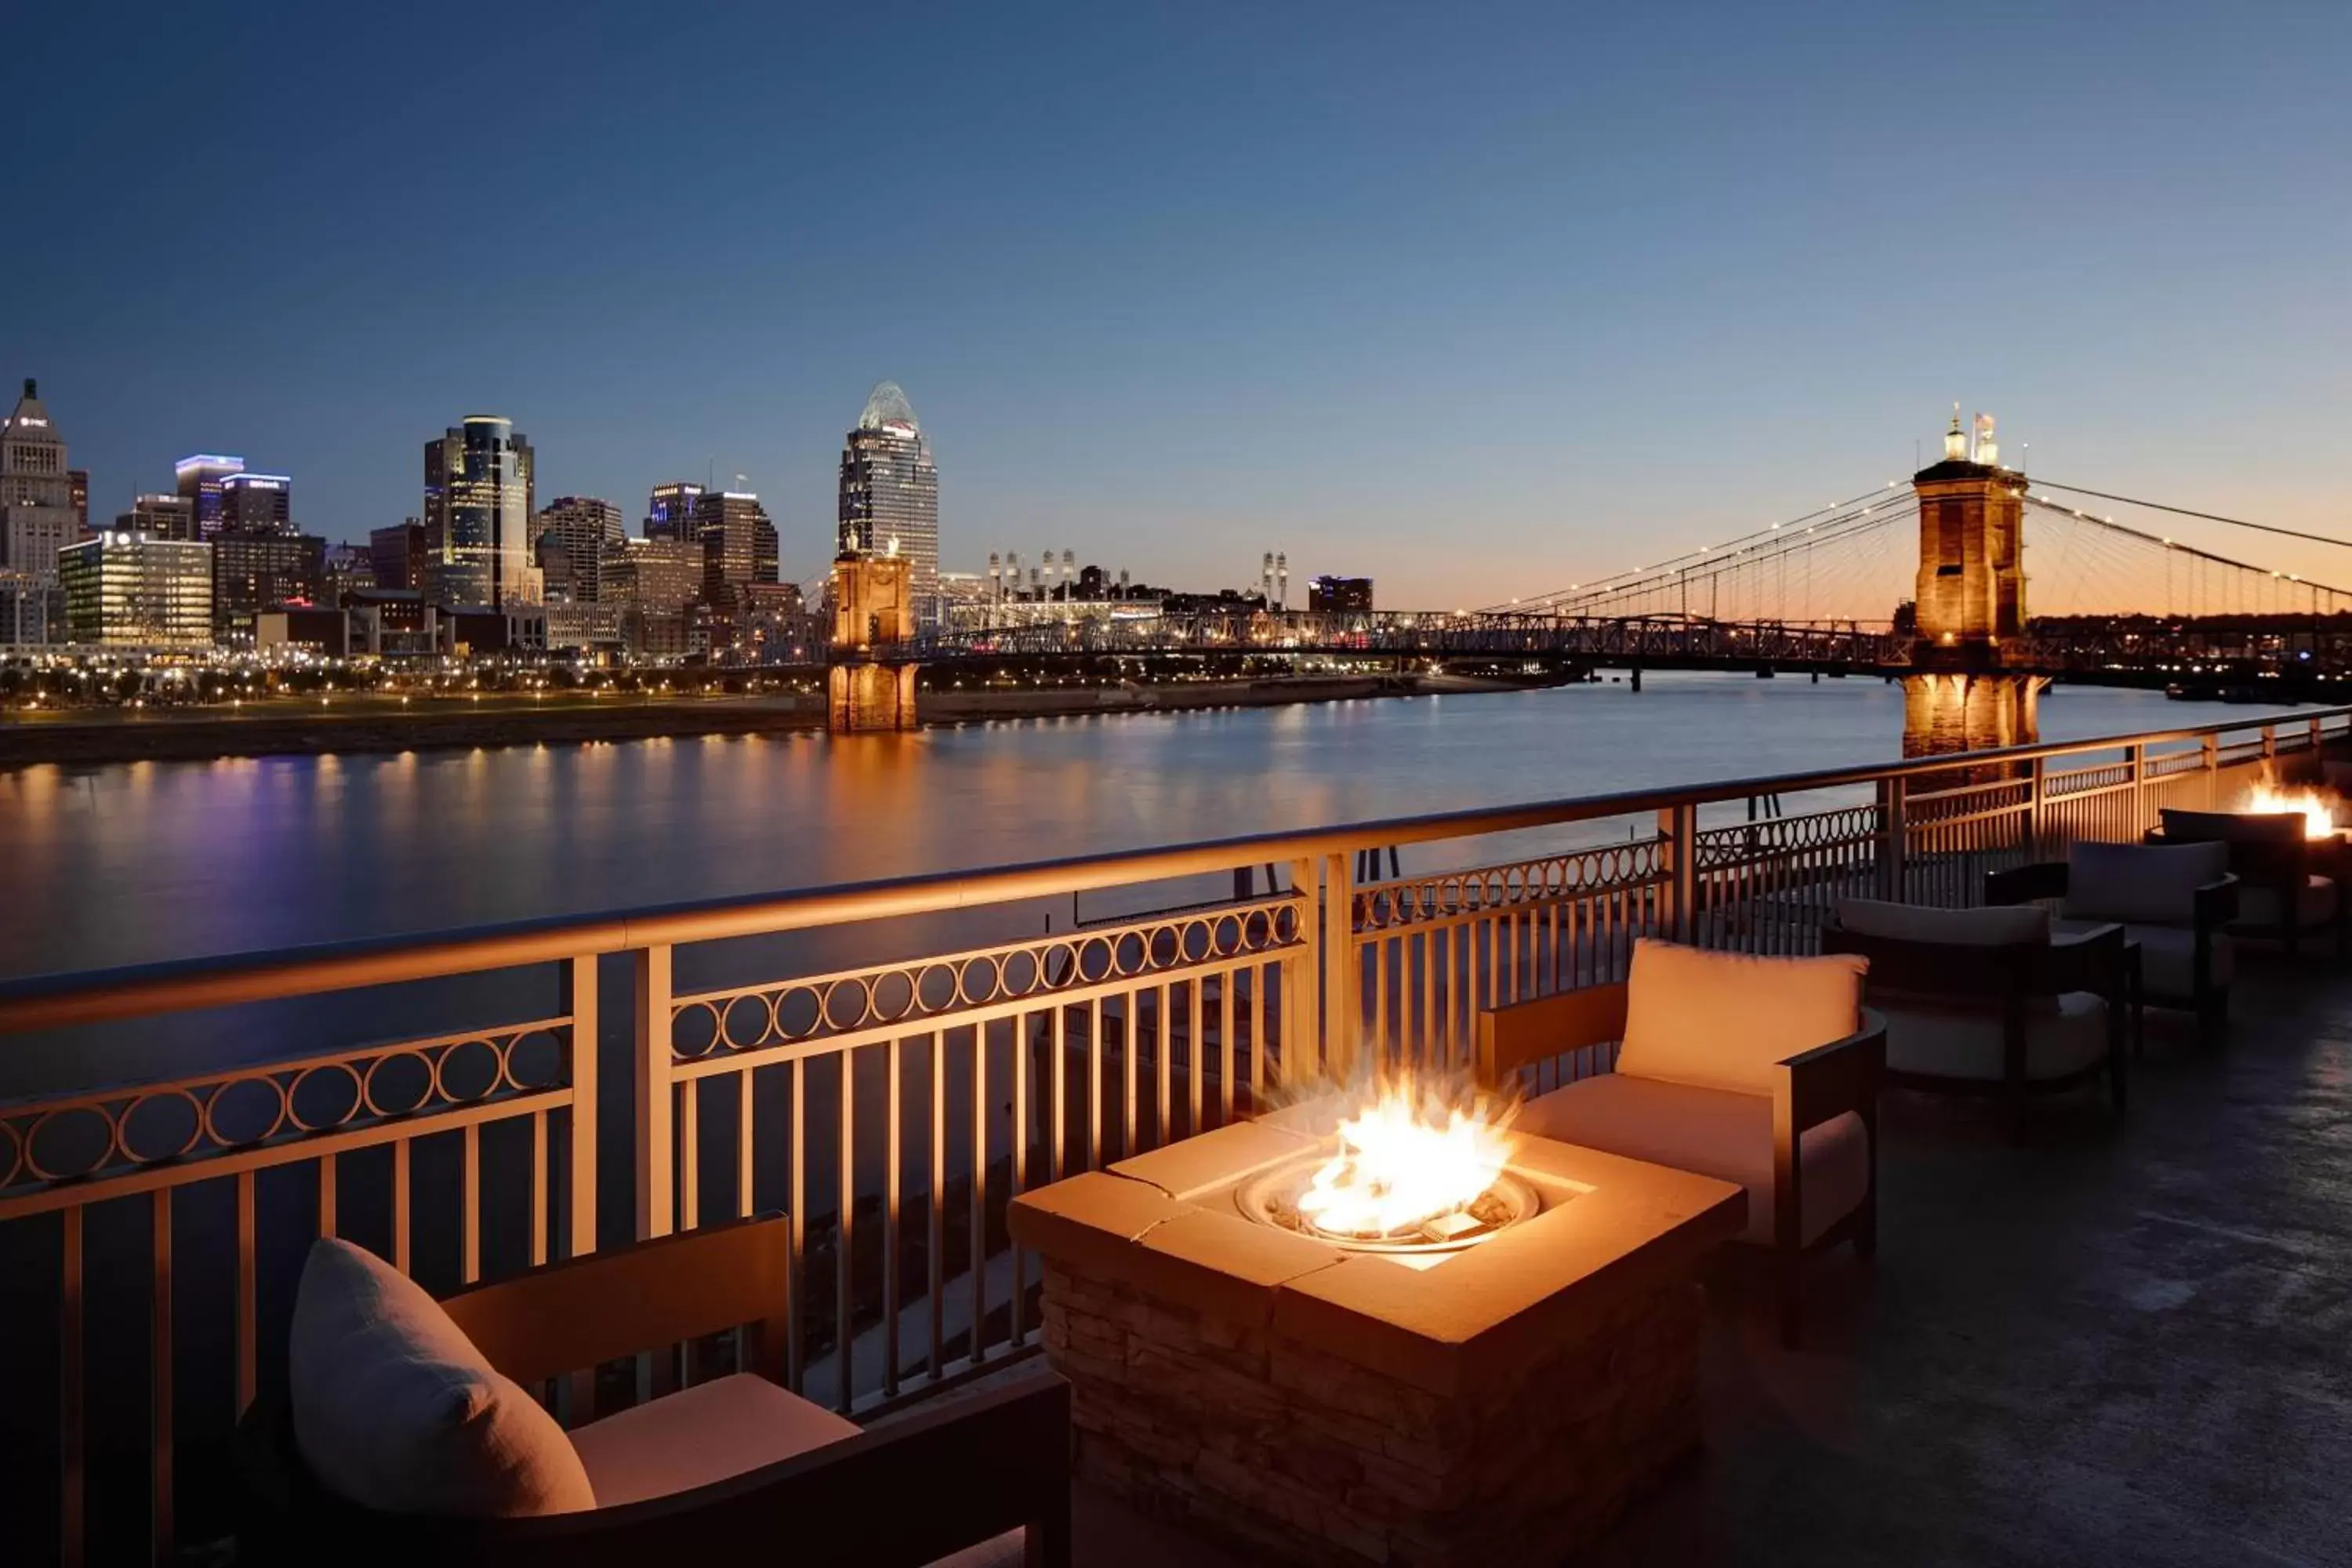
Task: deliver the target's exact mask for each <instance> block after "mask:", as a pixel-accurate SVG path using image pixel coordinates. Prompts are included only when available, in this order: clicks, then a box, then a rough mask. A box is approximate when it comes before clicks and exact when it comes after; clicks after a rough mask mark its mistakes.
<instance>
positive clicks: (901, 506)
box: [838, 381, 940, 626]
mask: <svg viewBox="0 0 2352 1568" xmlns="http://www.w3.org/2000/svg"><path fill="white" fill-rule="evenodd" d="M838 544H839V550H838V553H839V554H841V555H883V554H895V555H897V556H898V558H899V559H901V560H903V561H905V562H906V563H907V572H908V583H907V588H908V594H909V595H912V601H913V605H914V611H915V616H916V619H917V620H918V622H919V624H921V625H923V626H935V625H937V624H938V622H939V618H940V470H939V468H938V467H937V465H935V464H934V463H933V462H932V461H931V449H930V447H929V444H928V443H927V442H925V441H924V439H923V429H922V426H920V425H919V424H917V423H916V422H915V410H914V408H913V407H912V405H909V404H908V402H907V395H906V394H905V393H903V392H901V391H899V390H898V383H897V382H895V381H885V382H880V383H877V384H876V385H875V388H874V391H873V392H872V393H871V394H870V395H868V396H867V397H866V409H865V412H864V413H862V414H860V415H859V416H858V418H857V428H856V429H855V430H852V431H851V432H850V433H849V435H848V437H847V438H846V439H845V441H844V442H843V444H842V448H841V531H840V538H839V541H838Z"/></svg>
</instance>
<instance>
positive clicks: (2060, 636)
mask: <svg viewBox="0 0 2352 1568" xmlns="http://www.w3.org/2000/svg"><path fill="white" fill-rule="evenodd" d="M1993 450H1994V449H1993V448H1992V447H1991V445H1990V441H1988V442H1987V443H1986V445H1985V446H1984V447H1983V449H1982V453H1981V458H1982V460H1979V453H1978V452H1976V451H1973V450H1970V449H1969V448H1968V447H1965V446H1964V445H1962V444H1961V440H1960V437H1959V433H1958V426H1957V423H1956V425H1955V427H1954V432H1953V436H1952V437H1950V438H1949V439H1948V445H1947V458H1946V461H1945V462H1943V463H1941V464H1937V465H1936V466H1934V467H1932V468H1927V469H1923V470H1922V471H1921V472H1920V473H1918V474H1916V475H1915V476H1913V478H1912V479H1911V480H1909V481H1908V482H1906V481H1904V480H1900V479H1895V480H1889V481H1887V482H1885V483H1884V484H1881V485H1878V486H1875V487H1874V488H1873V489H1868V490H1865V491H1862V492H1860V493H1858V494H1855V495H1853V496H1849V497H1847V498H1846V499H1844V500H1838V501H1833V502H1832V503H1830V504H1828V505H1826V506H1823V507H1821V508H1819V509H1817V510H1812V511H1809V512H1806V513H1803V514H1802V515H1800V516H1796V517H1790V518H1784V519H1782V520H1780V521H1774V522H1770V523H1768V524H1765V525H1763V526H1760V527H1758V528H1755V529H1753V530H1751V531H1748V532H1745V533H1742V534H1740V535H1738V536H1736V537H1734V538H1731V539H1728V540H1726V541H1724V542H1721V543H1719V544H1713V545H1706V546H1703V547H1700V548H1697V549H1694V550H1690V551H1686V552H1682V553H1680V554H1676V555H1671V556H1668V557H1666V558H1665V559H1664V560H1661V561H1657V562H1654V563H1649V564H1646V565H1641V566H1636V567H1632V568H1628V569H1625V570H1622V571H1618V572H1614V573H1612V574H1607V575H1604V576H1599V577H1594V578H1591V579H1590V580H1587V581H1580V582H1575V583H1570V584H1568V585H1566V586H1565V587H1560V588H1555V589H1551V590H1548V591H1545V592H1542V593H1538V594H1532V595H1522V596H1520V597H1517V598H1514V599H1511V600H1508V601H1506V602H1503V603H1498V604H1492V605H1484V606H1481V607H1478V608H1475V609H1455V610H1436V611H1433V610H1412V611H1405V610H1397V611H1381V612H1377V613H1373V612H1365V613H1340V614H1333V613H1321V612H1312V611H1308V612H1299V611H1285V610H1265V609H1259V608H1255V607H1245V608H1242V609H1226V608H1220V609H1216V610H1212V611H1202V612H1187V613H1173V612H1171V613H1160V612H1158V611H1155V610H1150V609H1146V608H1143V607H1140V606H1136V605H1123V604H1119V603H1117V602H1112V603H1107V604H1089V603H1084V602H1080V603H1059V602H1049V603H1044V604H1039V603H1023V604H1013V605H999V606H991V607H986V608H984V609H983V610H982V612H981V613H980V615H979V616H978V617H977V618H976V619H975V620H974V621H971V622H966V623H964V624H959V625H953V626H946V627H940V628H924V629H920V630H917V629H915V628H914V627H913V626H911V625H906V626H903V630H902V633H901V635H899V636H898V637H880V638H870V637H865V636H863V635H858V634H861V633H862V632H863V631H864V629H865V626H864V625H863V624H862V623H861V624H859V625H856V626H846V627H845V628H844V629H843V630H837V634H836V638H835V662H836V664H840V663H849V664H876V665H881V666H888V667H898V668H904V667H907V666H913V665H936V666H955V667H971V666H984V665H986V664H988V663H989V662H991V661H993V662H995V663H996V664H999V665H1002V664H1004V663H1006V662H1007V661H1020V662H1023V663H1024V664H1034V663H1036V662H1040V661H1043V662H1047V663H1052V662H1056V661H1082V662H1084V663H1085V664H1087V666H1089V667H1090V668H1096V669H1098V670H1099V669H1102V668H1107V666H1106V664H1105V661H1111V663H1110V664H1109V665H1108V668H1116V667H1117V663H1118V661H1125V660H1136V661H1150V660H1171V659H1204V660H1209V661H1212V662H1213V663H1215V664H1217V665H1218V666H1220V667H1221V668H1236V667H1237V666H1236V665H1235V663H1234V660H1235V659H1237V658H1238V659H1242V660H1244V661H1245V660H1246V659H1247V658H1251V657H1256V656H1264V657H1267V658H1304V657H1328V658H1363V659H1367V660H1378V659H1381V658H1390V659H1394V660H1396V661H1398V662H1399V664H1400V665H1401V666H1402V665H1405V664H1408V663H1410V662H1412V661H1428V662H1433V663H1440V664H1449V663H1450V664H1459V663H1462V662H1465V661H1479V662H1486V663H1488V664H1503V665H1507V664H1509V663H1512V662H1513V661H1517V662H1518V663H1520V664H1523V665H1525V666H1527V667H1528V668H1549V669H1552V670H1560V669H1570V670H1573V669H1585V670H1590V669H1593V668H1608V667H1615V668H1630V669H1633V670H1635V671H1639V670H1641V669H1643V668H1661V669H1669V668H1689V669H1735V670H1756V671H1758V672H1759V673H1764V672H1771V671H1776V670H1788V671H1792V672H1803V671H1806V670H1812V671H1815V672H1823V671H1826V672H1831V673H1855V674H1880V675H1886V676H1896V675H1906V674H1911V673H1915V672H1921V671H1931V670H1936V669H1943V668H1956V667H1958V664H1965V665H1967V667H1969V668H2000V669H2002V670H2006V671H2010V672H2012V673H2018V674H2027V675H2041V676H2047V677H2063V678H2065V679H2074V680H2078V681H2083V680H2104V681H2111V682H2116V683H2128V684H2156V685H2168V684H2176V683H2178V684H2184V685H2191V686H2195V685H2204V684H2210V685H2220V684H2221V683H2225V682H2232V681H2235V682H2246V681H2252V680H2256V679H2263V680H2270V681H2273V682H2284V683H2285V684H2286V685H2291V686H2293V687H2295V688H2296V689H2299V690H2301V691H2310V692H2316V691H2321V690H2326V689H2329V688H2328V687H2327V686H2326V685H2324V684H2323V683H2326V682H2334V681H2338V680H2352V589H2347V588H2345V587H2341V586H2338V585H2336V584H2329V583H2326V582H2322V581H2318V580H2316V579H2315V578H2314V577H2312V576H2310V575H2308V574H2305V573H2302V572H2297V571H2288V570H2285V569H2284V568H2281V567H2277V566H2265V565H2263V564H2262V563H2258V562H2255V561H2252V560H2247V559H2242V558H2240V557H2238V556H2236V555H2233V554H2231V553H2230V552H2228V551H2226V550H2223V549H2217V548H2214V547H2213V546H2212V544H2211V543H2210V542H2202V541H2204V540H2206V539H2210V537H2212V536H2213V535H2215V533H2216V531H2222V532H2223V534H2224V535H2225V536H2234V533H2235V532H2247V533H2260V534H2263V535H2266V536H2284V537H2287V538H2294V539H2301V540H2304V541H2305V542H2320V543H2330V544H2336V543H2342V542H2343V541H2337V540H2332V539H2328V538H2326V536H2324V535H2318V534H2311V533H2305V532H2303V531H2299V530H2295V529H2290V528H2284V527H2279V526H2276V525H2273V524H2269V523H2263V522H2256V521H2246V520H2242V519H2237V518H2230V517H2225V516H2221V515H2220V514H2217V513H2211V512H2205V511H2198V510H2190V509H2188V508H2185V507H2179V506H2174V505H2170V504H2168V503H2164V502H2159V501H2152V500H2136V499H2132V498H2129V497H2126V496H2124V495H2122V494H2119V493H2117V492H2116V491H2115V490H2113V489H2105V488H2100V487H2084V486H2075V485H2066V484H2058V483H2053V482H2042V481H2035V480H2032V479H2028V478H2027V477H2026V476H2025V475H2024V474H2022V473H2020V472H2017V471H2016V470H2012V469H2008V468H2000V466H1999V465H1998V464H1997V462H1994V461H1993V460H1992V457H1993ZM2116 508H2120V509H2122V515H2119V514H2118V512H2117V511H2116V510H2115V509H2116ZM2176 529H2178V531H2175V530H2176ZM1643 531H1648V532H1654V531H1656V530H1655V529H1654V528H1649V529H1645V530H1643ZM2184 535H2193V538H2192V537H2184ZM2029 546H2030V550H2029ZM843 564H844V567H845V569H847V568H851V567H862V565H863V564H864V563H853V562H851V561H849V560H848V559H847V558H845V562H844V563H843ZM2029 583H2030V584H2031V588H2032V595H2031V597H2032V613H2031V614H2030V615H2029V614H2028V612H2027V586H2028V584H2029ZM1857 611H1860V612H1863V613H1861V614H1857V613H1856V612H1857ZM1873 612H1874V613H1873ZM880 624H881V623H880V622H879V621H878V620H877V621H875V622H874V623H873V625H875V626H879V625H880ZM844 631H845V632H846V634H848V635H844ZM2277 689H2283V688H2277ZM911 690H912V689H911V687H909V688H908V698H909V700H911Z"/></svg>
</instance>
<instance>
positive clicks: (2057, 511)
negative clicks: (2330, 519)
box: [2024, 485, 2352, 596]
mask: <svg viewBox="0 0 2352 1568" xmlns="http://www.w3.org/2000/svg"><path fill="white" fill-rule="evenodd" d="M2052 488H2053V489H2066V488H2067V487H2066V486H2064V485H2055V486H2053V487H2052ZM2070 493H2072V494H2076V495H2091V494H2095V493H2096V492H2095V491H2091V490H2075V491H2071V492H2070ZM2105 499H2107V500H2119V499H2121V498H2119V497H2112V496H2111V497H2107V498H2105ZM2024 500H2025V503H2026V504H2027V505H2028V506H2031V507H2033V508H2034V509H2036V510H2041V511H2046V512H2049V513H2051V514H2053V516H2057V517H2063V518H2072V519H2073V520H2074V521H2077V522H2085V523H2088V524H2090V525H2091V526H2092V527H2093V528H2097V529H2105V530H2106V531H2108V532H2110V533H2119V534H2123V535H2126V537H2128V538H2132V539H2136V540H2138V541H2139V542H2141V543H2143V544H2153V545H2155V546H2157V547H2158V549H2161V550H2170V551H2175V552H2179V553H2180V554H2183V555H2187V556H2189V557H2192V558H2194V559H2196V560H2200V561H2205V562H2210V563H2212V564H2214V565H2216V566H2223V567H2227V568H2229V569H2230V570H2231V571H2235V572H2247V573H2252V574H2253V575H2254V576H2255V577H2257V578H2273V579H2276V580H2277V581H2279V582H2281V583H2284V584H2292V585H2293V586H2294V587H2303V588H2315V589H2317V590H2318V591H2319V592H2321V593H2323V594H2327V595H2336V596H2341V595H2344V594H2346V593H2347V590H2346V589H2343V588H2338V587H2336V586H2334V585H2332V584H2326V583H2321V582H2317V581H2315V580H2314V579H2312V578H2308V577H2303V576H2298V575H2295V574H2284V573H2278V572H2273V571H2272V570H2271V569H2270V568H2268V567H2266V566H2257V565H2255V564H2254V563H2252V562H2250V561H2233V560H2231V558H2230V557H2229V556H2226V555H2217V554H2215V553H2214V552H2212V551H2210V550H2200V549H2199V548H2197V546H2195V545H2193V544H2183V543H2180V542H2179V541H2178V540H2171V539H2167V538H2165V537H2164V536H2163V535H2161V534H2156V533H2149V532H2147V531H2146V530H2144V529H2137V528H2133V527H2130V526H2129V525H2127V524H2125V523H2120V522H2114V521H2109V520H2108V519H2106V518H2104V517H2093V516H2092V515H2091V514H2090V513H2089V512H2086V511H2082V510H2077V509H2075V508H2074V507H2070V506H2060V505H2059V504H2058V503H2057V502H2055V501H2047V500H2042V499H2040V498H2039V497H2036V496H2030V495H2029V496H2027V497H2025V498H2024ZM2140 504H2145V503H2141V502H2126V505H2140ZM2159 510H2165V511H2174V510H2179V509H2178V508H2175V507H2165V508H2161V509H2159ZM2203 515H2204V514H2203V513H2201V512H2191V513H2189V516H2192V517H2201V516H2203ZM2219 521H2225V522H2226V521H2229V520H2228V519H2226V518H2223V519H2221V520H2219ZM2250 526H2254V527H2261V526H2263V525H2261V524H2252V525H2250ZM2265 531H2268V532H2273V533H2277V532H2284V531H2285V530H2283V529H2266V530H2265ZM2303 537H2305V538H2312V539H2317V538H2319V537H2320V536H2319V535H2317V534H2308V535H2304V536H2303ZM2326 542H2328V543H2331V544H2346V543H2352V541H2347V540H2340V539H2339V540H2329V541H2326Z"/></svg>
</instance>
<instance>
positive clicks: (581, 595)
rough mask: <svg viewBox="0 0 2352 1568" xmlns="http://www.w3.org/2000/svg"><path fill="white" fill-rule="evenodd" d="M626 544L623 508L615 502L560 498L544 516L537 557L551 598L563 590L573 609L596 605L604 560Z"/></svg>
mask: <svg viewBox="0 0 2352 1568" xmlns="http://www.w3.org/2000/svg"><path fill="white" fill-rule="evenodd" d="M627 539H628V534H627V533H626V531H625V530H624V529H623V528H622V526H621V509H620V508H619V507H617V506H614V504H613V503H612V502H611V501H608V500H598V499H597V498H596V497H594V496H558V497H556V498H555V500H551V501H550V502H548V503H547V507H546V509H545V510H542V511H541V513H540V514H539V539H538V552H539V568H540V571H541V572H542V573H543V574H545V575H546V579H547V589H548V595H549V597H551V598H552V597H555V596H556V595H557V593H558V591H559V590H560V591H561V593H562V596H563V597H564V598H565V599H567V600H568V601H570V602H571V603H572V604H575V605H593V604H594V603H596V601H597V600H598V598H600V597H601V596H602V595H600V594H599V592H598V585H599V584H600V583H601V582H602V581H603V575H604V560H605V558H606V557H607V556H610V555H614V554H617V553H619V552H620V551H621V550H622V549H623V548H624V546H625V543H626V542H627Z"/></svg>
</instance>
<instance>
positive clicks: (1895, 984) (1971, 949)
mask: <svg viewBox="0 0 2352 1568" xmlns="http://www.w3.org/2000/svg"><path fill="white" fill-rule="evenodd" d="M1822 952H1850V953H1854V954H1856V955H1858V956H1860V957H1863V958H1866V959H1868V960H1869V961H1870V973H1869V976H1868V978H1867V979H1866V980H1865V981H1864V994H1871V993H1885V992H1900V993H1905V994H1910V995H1915V996H1926V997H1932V998H1935V999H1936V1000H1937V1001H1948V1002H1950V1003H1953V1004H1957V1005H1961V1006H1965V1007H1979V1008H1985V1009H1987V1010H1997V1011H1998V1013H1999V1016H2000V1026H2001V1076H2000V1078H1997V1079H1975V1078H1954V1077H1949V1076H1948V1075H1945V1074H1942V1073H1921V1072H1906V1071H1905V1070H1903V1069H1901V1068H1892V1067H1890V1068H1887V1069H1886V1081H1887V1082H1888V1083H1891V1084H1893V1085H1895V1087H1896V1088H1898V1089H1921V1090H1924V1091H1926V1092H1928V1093H1931V1094H1966V1095H1991V1096H1997V1097H1999V1098H2000V1099H2001V1100H2003V1101H2004V1102H2005V1105H2006V1109H2007V1111H2008V1115H2009V1132H2010V1138H2011V1141H2012V1142H2022V1141H2023V1140H2024V1137H2025V1131H2026V1118H2027V1111H2028V1107H2029V1106H2030V1104H2031V1103H2032V1100H2033V1099H2034V1098H2035V1097H2037V1096H2040V1095H2048V1094H2060V1093H2063V1092H2064V1091H2066V1090H2067V1089H2074V1088H2077V1087H2079V1086H2080V1085H2083V1084H2085V1083H2089V1082H2091V1081H2092V1080H2093V1079H2096V1078H2098V1077H2099V1076H2100V1075H2101V1074H2102V1073H2104V1074H2105V1075H2106V1079H2107V1093H2108V1097H2109V1099H2110V1100H2112V1101H2113V1103H2114V1105H2115V1108H2116V1110H2123V1109H2124V1106H2125V1103H2126V1099H2127V1091H2126V1085H2125V1073H2124V1058H2125V1057H2126V1052H2125V1050H2124V1030H2125V1016H2124V1007H2125V1004H2126V1000H2127V996H2126V990H2127V987H2126V975H2125V969H2124V963H2125V960H2124V928H2123V927H2122V926H2120V925H2114V924H2107V925H2101V926H2098V927H2095V928H2094V929H2093V930H2091V931H2085V932H2084V933H2082V934H2081V935H2079V936H2071V937H2069V938H2068V939H2067V940H2066V941H2064V942H2001V943H1996V944H1990V945H1988V944H1982V943H1970V942H1914V941H1910V940H1908V939H1906V938H1902V937H1891V936H1871V935H1866V934H1864V933H1863V932H1861V931H1849V930H1847V929H1846V928H1845V927H1843V926H1841V925H1836V924H1832V925H1830V926H1827V927H1825V928H1823V930H1822ZM2070 991H2088V992H2091V993H2092V994H2095V995H2096V996H2098V997H2099V998H2100V1000H2102V1001H2104V1002H2105V1004H2106V1005H2107V1048H2106V1050H2105V1053H2104V1054H2103V1055H2102V1056H2101V1057H2100V1058H2099V1059H2098V1060H2097V1061H2095V1062H2092V1063H2091V1064H2089V1065H2088V1066H2086V1067H2083V1068H2076V1069H2075V1070H2074V1071H2072V1072H2067V1073H2061V1074H2058V1075H2056V1076H2054V1077H2051V1078H2033V1077H2032V1076H2030V1075H2029V1074H2028V1072H2027V1070H2026V1068H2027V1056H2026V1019H2027V1016H2028V1009H2029V1007H2030V1006H2031V1005H2032V1003H2034V1002H2037V1001H2042V1000H2053V1001H2054V1000H2055V999H2056V998H2057V997H2059V996H2061V995H2063V994H2065V993H2067V992H2070Z"/></svg>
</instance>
